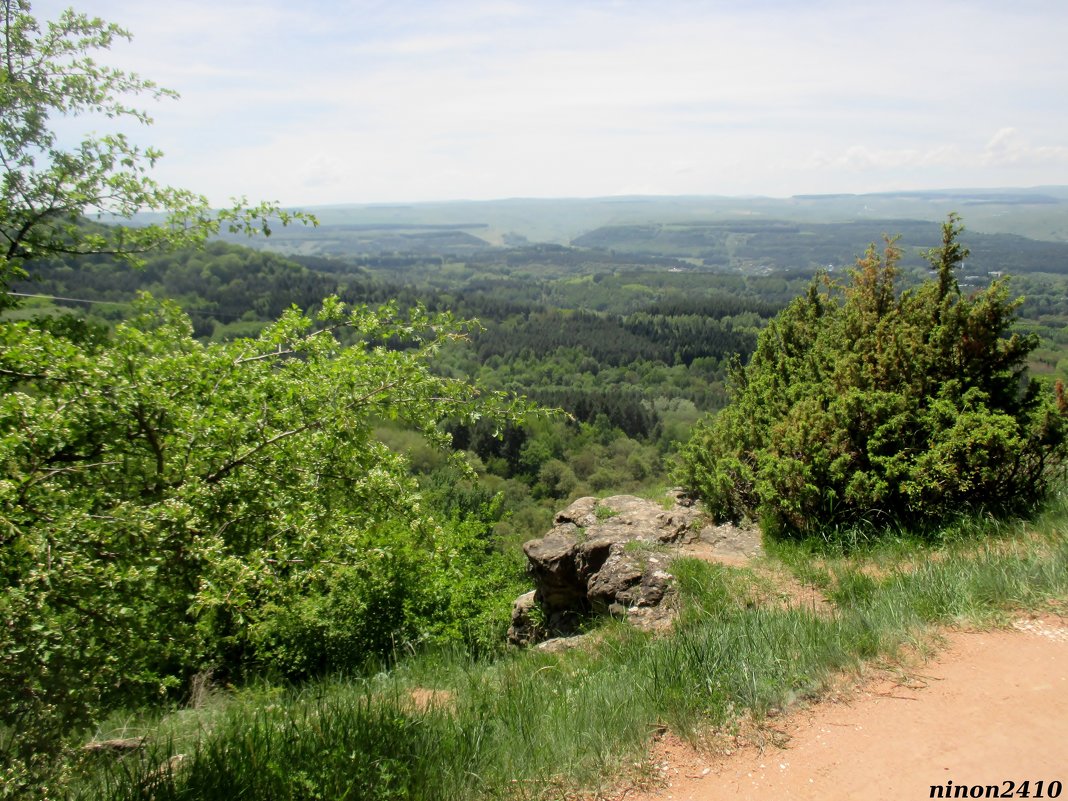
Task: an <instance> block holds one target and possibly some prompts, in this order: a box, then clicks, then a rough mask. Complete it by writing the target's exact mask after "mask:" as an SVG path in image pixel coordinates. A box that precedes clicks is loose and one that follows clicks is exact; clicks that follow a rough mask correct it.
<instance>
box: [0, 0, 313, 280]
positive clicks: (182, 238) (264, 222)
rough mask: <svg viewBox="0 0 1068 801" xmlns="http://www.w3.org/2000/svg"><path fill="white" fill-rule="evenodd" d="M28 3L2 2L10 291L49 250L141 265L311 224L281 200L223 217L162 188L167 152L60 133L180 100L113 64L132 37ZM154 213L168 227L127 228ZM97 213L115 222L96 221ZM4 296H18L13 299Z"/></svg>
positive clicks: (0, 116) (125, 140) (2, 252)
mask: <svg viewBox="0 0 1068 801" xmlns="http://www.w3.org/2000/svg"><path fill="white" fill-rule="evenodd" d="M31 11H32V10H31V7H30V3H29V2H28V0H0V26H2V46H3V52H2V58H0V164H2V165H3V177H2V180H0V290H4V289H6V288H7V285H8V283H9V282H10V281H11V280H12V278H14V277H18V276H21V275H23V274H24V270H25V265H26V263H27V262H28V261H30V260H32V259H35V258H41V257H44V256H47V255H50V254H90V253H108V254H112V255H114V256H116V257H118V258H121V259H126V260H133V261H136V260H137V259H138V258H139V256H140V254H143V253H145V252H148V251H152V250H157V249H161V248H163V249H166V248H173V247H178V246H181V245H187V244H195V243H199V242H203V241H204V240H205V239H206V238H207V237H208V236H210V235H211V234H215V233H218V232H219V231H220V230H224V229H225V230H229V231H233V232H237V231H244V232H248V233H253V232H262V233H269V232H270V225H271V222H272V220H276V221H279V222H281V223H282V224H285V223H288V222H290V221H292V220H294V219H298V220H302V221H309V222H310V221H312V219H311V218H310V217H308V216H306V215H303V214H300V213H295V214H294V213H289V212H285V211H283V210H281V209H279V208H278V206H277V205H276V204H274V203H260V204H258V205H254V206H248V205H247V204H246V203H245V201H244V200H243V199H242V200H235V201H234V204H233V206H232V207H231V208H229V209H223V210H219V211H213V210H212V209H211V208H210V207H209V204H208V201H207V199H206V198H205V197H203V196H202V195H198V194H196V193H194V192H191V191H189V190H186V189H177V188H173V187H169V186H164V185H161V184H159V183H158V182H157V181H155V180H154V179H153V178H152V176H151V174H150V171H151V169H152V167H153V166H154V165H155V163H156V161H157V160H158V159H159V158H160V157H161V156H162V155H163V154H162V153H161V152H160V151H158V150H156V149H155V148H151V147H141V146H139V145H137V144H135V143H134V142H133V141H132V140H131V139H130V137H128V136H127V135H125V134H122V133H117V132H116V133H108V134H101V135H97V134H92V133H87V134H85V135H84V136H82V137H81V138H80V141H77V142H76V143H74V144H70V143H68V142H67V141H66V137H63V138H61V137H60V136H59V134H58V133H57V131H56V129H55V126H54V123H55V118H56V117H67V118H77V117H85V116H88V117H96V118H101V117H102V118H106V119H111V120H118V119H123V118H125V119H130V120H135V121H137V122H139V123H143V124H146V125H147V124H150V123H151V121H152V120H151V117H150V116H149V114H148V113H147V112H146V111H144V110H143V109H140V108H137V107H136V106H134V105H131V100H132V99H134V98H136V97H137V96H140V95H144V96H148V97H150V98H153V99H161V98H174V97H176V96H177V95H176V93H174V92H173V91H170V90H168V89H164V88H162V87H160V86H157V85H156V84H155V83H153V82H152V81H149V80H146V79H144V78H142V77H140V76H139V75H137V74H135V73H130V72H126V71H124V70H119V69H115V68H112V67H107V66H103V65H101V64H99V63H97V61H96V60H95V59H94V57H93V55H94V53H95V52H96V51H99V50H107V49H108V48H110V47H111V46H112V45H113V44H114V43H115V42H116V41H117V40H120V39H128V38H130V34H129V32H127V31H126V30H124V29H123V28H121V27H119V26H118V25H114V24H111V23H107V22H104V21H103V20H100V19H98V18H91V17H88V16H86V15H85V14H80V13H77V12H75V11H73V10H67V11H64V12H63V13H62V14H61V15H60V17H59V18H58V19H57V20H55V21H53V22H47V23H45V24H43V25H42V24H41V23H40V22H39V21H38V20H37V19H36V18H35V17H34V16H33V14H32V13H31ZM142 212H156V213H161V214H162V215H163V216H164V221H163V222H159V223H153V224H139V225H133V224H117V223H122V222H123V221H130V220H131V218H133V217H134V216H135V215H136V214H138V213H142ZM88 217H96V218H98V219H101V220H102V221H104V222H108V223H110V224H108V225H88V224H87V218H88ZM0 299H2V300H5V301H10V297H9V296H8V295H7V294H6V293H4V294H3V295H0Z"/></svg>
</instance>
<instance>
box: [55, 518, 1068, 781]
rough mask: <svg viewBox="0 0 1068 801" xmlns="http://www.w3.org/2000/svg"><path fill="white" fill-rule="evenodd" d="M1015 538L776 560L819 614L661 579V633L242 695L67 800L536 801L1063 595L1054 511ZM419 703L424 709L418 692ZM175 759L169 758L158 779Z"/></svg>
mask: <svg viewBox="0 0 1068 801" xmlns="http://www.w3.org/2000/svg"><path fill="white" fill-rule="evenodd" d="M1066 509H1068V507H1065V506H1063V505H1059V506H1057V507H1055V508H1054V509H1053V511H1052V512H1050V513H1048V514H1047V515H1046V516H1045V517H1044V518H1042V519H1040V520H1039V521H1038V522H1037V524H1036V525H1035V526H1034V527H1032V528H1031V529H1028V530H1027V531H1026V534H1025V531H1024V529H1022V528H1014V527H1011V526H1010V527H1004V528H1003V529H1002V530H1000V531H997V532H995V534H996V535H997V536H994V537H993V538H991V537H990V536H989V532H985V533H984V536H983V537H981V538H980V537H978V536H972V535H969V534H968V533H967V532H964V533H960V532H958V533H955V534H953V535H952V536H950V537H946V538H943V541H942V542H941V543H940V544H938V545H935V546H931V545H930V544H928V545H926V546H923V548H922V549H921V550H920V551H917V550H916V546H915V544H913V543H909V544H908V546H907V547H903V546H901V544H900V543H898V544H897V545H895V544H893V543H891V544H883V545H879V546H872V548H870V549H868V550H867V551H865V549H864V548H860V549H853V550H851V551H849V552H848V553H843V552H827V551H824V552H820V551H819V549H818V548H817V549H813V548H812V547H810V546H780V548H779V549H778V551H777V556H776V558H777V560H781V561H782V563H784V564H786V565H789V566H792V568H793V569H794V570H795V571H796V572H797V574H798V575H799V576H800V577H801V578H802V579H803V580H807V581H811V582H813V583H817V584H821V585H822V586H823V587H824V588H825V590H826V592H827V594H828V596H829V598H830V600H831V601H832V607H831V610H830V612H828V611H826V610H820V609H816V608H806V607H803V606H801V607H784V606H782V605H778V604H775V605H773V604H767V605H765V604H763V603H762V602H761V600H760V599H761V597H763V596H762V594H761V592H760V586H759V583H760V582H759V579H758V577H757V576H756V575H755V574H754V573H752V572H751V571H748V570H739V569H734V568H726V567H720V566H716V565H710V564H707V563H703V562H696V561H693V560H680V561H678V562H676V564H675V572H676V574H677V576H678V578H679V586H680V593H681V597H682V605H683V610H682V615H681V617H680V620H679V622H678V624H677V625H676V628H675V631H674V632H673V633H672V634H671V635H670V636H662V637H652V636H648V635H645V634H641V633H639V632H635V631H632V630H630V629H628V628H626V627H625V626H622V625H617V624H613V625H609V626H607V627H606V628H605V629H603V630H601V631H599V632H598V634H597V636H596V637H595V638H594V640H595V644H594V645H593V646H591V647H590V648H585V649H577V650H573V651H570V652H565V653H562V654H548V653H544V652H538V651H532V652H525V653H518V654H513V655H510V656H507V657H504V658H500V659H497V660H496V661H489V660H476V659H472V658H470V657H468V656H466V655H464V654H460V653H437V654H427V655H422V656H420V657H417V658H413V659H411V660H408V661H407V662H404V663H402V664H400V665H399V666H397V667H396V668H395V669H393V670H391V671H389V672H383V673H380V674H378V675H374V676H366V677H357V678H349V679H342V678H335V679H331V680H327V681H322V682H318V683H315V684H311V685H308V686H306V687H303V688H300V689H290V690H286V691H279V690H271V691H268V690H264V689H260V690H254V691H247V692H245V693H243V694H238V695H237V696H231V697H228V698H223V699H220V700H217V701H215V703H214V705H212V704H209V705H208V708H207V709H205V710H203V711H201V712H190V711H186V712H183V713H181V715H179V716H174V717H172V718H168V719H166V720H164V721H162V722H161V724H160V725H159V727H158V728H157V729H156V733H155V735H154V736H153V738H152V745H151V747H150V748H148V749H146V750H144V751H143V752H141V753H139V754H137V755H132V756H129V757H127V758H125V759H123V760H118V761H116V760H115V759H113V758H110V757H109V758H106V759H98V763H99V764H96V765H94V766H90V767H89V769H87V770H86V771H85V773H84V776H83V779H82V781H81V783H80V784H79V785H77V787H76V790H74V791H73V793H72V794H73V795H74V797H77V798H85V799H101V798H115V799H148V798H153V799H158V801H164V800H165V799H179V798H181V799H226V801H238V799H298V798H300V799H308V798H324V799H428V800H431V799H433V800H434V801H437V800H439V799H441V800H442V801H446V800H447V801H460V799H505V798H507V799H547V798H559V797H561V796H562V795H563V794H564V789H563V788H569V787H576V786H581V787H586V788H594V789H596V788H598V787H599V786H601V785H602V784H603V783H605V782H608V783H611V782H612V781H613V778H612V777H614V776H618V775H619V774H620V772H621V771H624V770H626V769H629V768H631V767H632V766H633V765H634V764H635V763H636V762H640V761H641V759H642V755H643V749H644V748H645V746H646V743H647V742H648V740H649V735H650V733H651V732H653V731H654V730H656V729H658V728H660V727H662V726H668V727H670V728H672V729H673V730H674V731H676V732H678V733H680V734H682V735H684V736H688V737H691V738H695V739H696V738H698V737H699V736H700V735H701V733H702V732H705V731H707V730H708V729H709V727H712V726H716V725H722V724H729V723H731V722H732V721H733V720H735V719H736V718H737V717H738V716H740V715H755V716H757V717H759V716H760V715H762V714H764V713H765V712H766V711H767V710H768V709H769V708H771V707H776V706H781V705H783V704H785V703H788V702H789V701H791V700H792V699H793V698H796V697H798V696H804V695H807V694H814V693H818V692H819V690H820V689H821V687H822V686H823V685H824V683H825V682H826V681H827V679H828V677H830V676H831V675H832V674H834V673H835V672H836V671H840V670H842V669H843V668H849V667H852V666H855V665H857V664H859V663H860V662H861V661H863V660H865V659H869V658H872V657H875V656H878V655H883V654H889V653H892V652H893V651H894V650H895V649H896V648H898V647H899V646H900V645H901V644H902V643H904V642H906V641H909V640H910V639H911V638H914V637H916V636H917V635H918V633H922V632H923V630H924V629H925V627H927V626H929V625H931V624H941V623H946V622H953V621H959V620H995V619H997V617H998V616H1000V615H1004V614H1006V610H1009V609H1012V608H1015V607H1019V606H1034V605H1038V604H1041V603H1042V602H1043V601H1045V600H1047V599H1050V598H1061V599H1063V598H1064V597H1065V595H1066V593H1068V537H1066V536H1065V531H1066V528H1068V526H1066V525H1065V523H1066V521H1068V513H1066ZM427 690H434V691H436V692H435V694H434V695H432V696H430V697H431V698H432V702H430V703H427V702H425V701H424V700H420V699H421V698H425V697H426V696H425V691H427ZM176 754H183V755H184V759H182V761H181V762H180V763H177V764H175V766H174V768H173V770H168V769H163V770H161V766H164V765H167V764H169V763H168V761H169V760H171V758H172V757H174V756H175V755H176Z"/></svg>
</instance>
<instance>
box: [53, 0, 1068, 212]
mask: <svg viewBox="0 0 1068 801" xmlns="http://www.w3.org/2000/svg"><path fill="white" fill-rule="evenodd" d="M87 1H88V0H87ZM61 2H65V0H46V1H45V2H38V3H35V8H37V9H41V8H44V9H45V10H47V8H48V7H55V8H58V7H60V4H61ZM95 5H96V6H98V8H94V9H93V10H94V12H95V13H100V14H101V15H102V16H105V17H106V18H109V19H114V20H116V21H118V22H121V23H123V24H126V25H127V26H128V27H130V28H131V29H132V30H133V32H134V33H135V35H136V38H135V42H134V43H133V44H132V45H130V46H125V45H123V46H121V47H117V48H116V50H115V52H114V54H113V55H114V56H115V58H116V59H118V62H119V63H120V64H121V65H122V66H126V67H129V68H136V69H137V70H138V71H140V72H141V73H143V74H145V75H146V76H148V77H152V78H154V79H157V80H159V81H160V82H161V83H162V84H164V85H173V86H175V88H177V89H179V90H180V91H181V92H182V95H183V98H182V100H181V101H180V102H179V103H169V104H164V105H163V106H160V107H158V108H154V109H153V111H154V113H155V114H156V117H157V121H158V125H157V127H156V128H154V129H153V130H152V131H150V132H148V134H147V135H146V136H145V137H144V138H145V141H148V142H154V143H159V144H160V145H161V146H162V147H163V149H164V150H165V151H166V152H167V153H168V159H166V160H165V161H164V162H163V163H162V164H163V166H162V168H161V172H162V175H161V177H165V178H166V179H167V180H170V181H172V182H174V183H177V184H179V185H187V186H190V187H191V188H194V189H198V190H200V191H205V192H207V193H208V194H209V195H210V196H211V197H212V198H213V199H219V200H222V199H225V198H226V197H227V196H229V195H230V194H234V193H248V194H250V195H254V196H260V195H263V196H266V197H270V198H278V199H280V200H282V201H283V202H287V203H318V202H340V201H346V200H352V201H375V200H419V199H435V198H448V197H500V196H515V195H569V194H577V195H596V194H612V193H615V192H619V191H628V190H629V189H631V188H634V187H639V188H643V189H644V190H645V191H650V192H657V193H674V192H679V193H692V192H709V193H765V194H776V193H777V194H790V193H800V192H809V191H824V190H826V191H865V190H866V189H867V188H870V187H880V188H881V187H885V186H886V185H887V184H888V183H898V182H900V183H902V184H905V185H907V182H918V185H917V188H922V186H919V184H922V185H923V186H926V187H930V186H931V185H932V182H946V183H947V184H952V185H957V186H961V185H980V184H982V185H996V184H1021V183H1027V182H1042V183H1068V156H1066V153H1065V150H1066V148H1065V144H1068V143H1064V142H1063V136H1064V132H1066V131H1068V107H1064V104H1061V103H1056V102H1051V98H1057V97H1059V96H1060V94H1061V93H1063V87H1064V86H1066V85H1068V50H1066V49H1065V48H1063V46H1062V43H1061V36H1062V32H1063V31H1064V30H1066V29H1068V4H1065V3H1063V2H1060V1H1059V0H1058V1H1057V2H1052V1H1051V2H1046V1H1045V0H1020V2H1017V3H1015V4H1013V5H1012V6H1011V7H1004V6H1003V5H1002V4H999V3H995V2H987V1H986V0H977V2H975V3H971V4H969V5H968V7H967V9H966V10H962V6H960V5H958V4H956V3H950V2H946V3H930V2H920V0H895V2H890V1H889V0H882V1H881V2H871V3H854V2H846V0H812V1H811V2H806V3H793V2H742V0H717V2H711V3H692V2H685V1H684V0H664V2H662V3H657V4H651V3H639V2H608V1H606V0H568V2H564V0H538V1H537V2H535V0H513V1H512V2H508V1H507V0H502V1H501V2H485V3H483V2H464V1H463V0H461V1H460V2H456V3H448V4H446V3H411V2H396V3H384V2H372V1H371V0H363V1H362V2H341V1H340V0H338V2H329V0H306V2H305V3H303V4H301V5H300V6H297V5H294V4H292V3H282V2H280V0H261V2H258V3H255V4H249V3H246V2H240V3H239V2H233V1H232V0H217V1H216V2H214V3H207V2H204V0H174V2H172V3H169V4H166V5H164V4H156V3H143V2H136V3H135V2H134V0H95ZM1003 129H1005V130H1003ZM1014 131H1015V132H1014ZM991 132H995V133H994V134H991ZM1025 133H1026V136H1025ZM1032 142H1033V143H1034V144H1032Z"/></svg>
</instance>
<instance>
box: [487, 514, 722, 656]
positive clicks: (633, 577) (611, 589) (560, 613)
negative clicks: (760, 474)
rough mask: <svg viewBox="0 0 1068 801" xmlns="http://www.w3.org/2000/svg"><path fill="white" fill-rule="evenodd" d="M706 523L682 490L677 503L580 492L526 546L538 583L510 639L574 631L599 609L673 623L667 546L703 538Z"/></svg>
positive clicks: (521, 641) (518, 612)
mask: <svg viewBox="0 0 1068 801" xmlns="http://www.w3.org/2000/svg"><path fill="white" fill-rule="evenodd" d="M703 522H704V517H703V515H702V513H701V512H700V511H699V510H698V509H697V508H696V507H695V506H694V505H693V504H692V503H690V502H688V500H687V499H686V498H685V497H683V496H681V495H679V494H675V495H674V496H673V503H672V505H671V506H670V507H669V508H664V506H663V505H661V504H658V503H655V502H653V501H648V500H645V499H642V498H636V497H634V496H632V495H613V496H612V497H609V498H602V499H597V498H580V499H578V500H577V501H575V502H574V503H572V504H571V505H570V506H568V507H567V508H566V509H564V510H563V511H562V512H559V513H558V514H557V515H556V517H555V519H554V521H553V523H554V525H553V528H552V530H551V531H549V532H548V533H547V534H546V535H545V536H544V537H541V538H540V539H536V540H531V541H529V542H527V543H526V544H525V545H524V546H523V551H524V552H525V553H526V556H527V560H528V562H529V564H528V569H529V570H530V572H531V574H532V575H533V577H534V583H535V590H534V591H532V592H528V593H526V594H525V595H522V596H520V597H519V598H518V599H517V600H516V603H515V606H514V607H513V609H512V625H511V627H510V628H509V630H508V639H509V641H510V642H512V643H513V644H516V645H531V644H533V643H536V642H539V641H541V640H545V639H548V638H551V637H560V636H566V635H568V634H571V633H574V631H575V630H576V628H577V625H578V623H579V622H580V621H581V620H582V619H583V618H584V617H586V616H588V615H590V614H591V613H593V614H611V615H615V616H618V617H625V618H627V619H628V620H630V621H631V622H633V623H635V624H636V625H640V626H642V627H658V626H661V625H664V624H666V623H667V622H668V621H670V619H671V617H672V614H673V613H672V611H671V609H670V606H671V604H670V601H671V600H672V598H673V597H674V594H675V590H674V585H673V582H672V576H671V574H670V573H669V572H668V571H667V569H666V568H667V567H668V562H669V560H670V557H671V554H670V553H668V552H667V551H666V549H665V548H664V547H663V546H667V545H677V544H680V543H685V542H691V541H695V540H697V539H698V537H699V536H700V530H701V526H702V524H703Z"/></svg>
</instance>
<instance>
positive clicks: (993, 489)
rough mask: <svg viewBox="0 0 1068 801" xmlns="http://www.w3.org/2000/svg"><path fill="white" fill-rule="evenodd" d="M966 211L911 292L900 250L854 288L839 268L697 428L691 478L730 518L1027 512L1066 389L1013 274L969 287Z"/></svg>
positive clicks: (793, 310)
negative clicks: (1012, 287) (1021, 328)
mask: <svg viewBox="0 0 1068 801" xmlns="http://www.w3.org/2000/svg"><path fill="white" fill-rule="evenodd" d="M962 230H963V227H962V226H961V225H960V224H959V218H958V217H957V216H956V215H950V217H949V219H948V220H947V222H946V223H945V224H944V225H943V241H942V245H941V247H940V248H937V249H934V250H932V251H930V252H928V254H927V258H928V260H929V261H930V263H931V266H932V268H933V270H934V273H935V275H934V277H933V278H932V279H930V280H928V281H926V282H924V283H922V284H921V285H920V286H918V287H916V288H914V289H910V290H907V291H904V292H898V291H897V286H896V283H897V276H898V270H897V264H898V260H899V257H900V250H899V248H898V247H897V245H896V241H895V240H893V239H887V240H886V246H885V250H884V251H883V253H881V254H880V253H879V252H878V251H877V249H876V247H875V245H872V246H871V247H870V248H869V249H868V251H867V253H866V254H865V255H864V257H863V258H861V259H859V260H858V262H857V265H856V267H855V268H854V269H853V270H851V271H850V275H849V279H848V280H847V281H846V282H845V283H838V282H835V281H832V280H830V279H829V278H827V277H826V276H818V277H817V278H816V279H814V280H813V282H812V284H811V285H810V287H809V289H808V291H807V293H806V294H805V295H804V296H802V297H800V298H797V299H796V300H795V301H794V302H793V303H791V304H790V305H789V306H788V307H787V308H786V309H784V310H783V311H782V312H781V313H780V314H779V315H778V316H777V317H776V318H775V319H774V320H772V322H771V323H770V324H769V326H768V327H767V328H766V329H765V330H764V331H763V332H762V333H761V335H760V338H759V340H758V343H757V349H756V352H755V353H754V355H753V357H752V359H751V360H750V362H749V364H748V365H747V366H746V367H745V368H744V369H742V368H736V369H735V371H734V375H733V378H732V388H731V402H730V404H729V405H728V407H727V408H725V409H724V410H723V411H722V412H720V413H719V414H718V415H716V416H715V417H712V418H711V419H706V420H704V421H702V422H701V423H699V424H698V426H697V427H696V428H695V430H694V434H693V436H692V438H691V439H690V441H689V443H688V444H687V445H686V446H685V448H684V449H683V453H682V459H681V466H682V469H681V472H682V475H681V480H682V481H683V483H685V484H687V485H688V486H689V487H691V488H692V489H693V490H694V491H695V492H696V493H697V494H698V495H699V496H701V497H702V498H703V499H704V500H705V502H706V503H707V505H708V507H709V509H710V511H711V512H712V513H713V514H714V515H716V516H718V517H721V518H735V519H737V518H741V517H746V516H748V517H754V518H759V519H760V520H761V522H762V523H763V524H764V526H765V530H767V531H770V532H772V533H780V534H785V535H805V534H809V533H813V532H815V531H817V530H821V531H823V532H827V531H828V530H832V529H838V530H843V529H844V528H848V527H850V526H856V525H858V524H859V525H866V524H867V525H873V526H875V527H877V528H882V527H885V526H887V525H891V524H894V525H900V524H906V525H920V526H925V525H936V524H938V523H940V522H942V521H945V520H946V519H948V518H950V517H953V516H955V515H958V514H960V513H961V512H962V511H973V510H978V509H981V510H984V511H989V512H995V513H1006V512H1018V511H1020V510H1022V509H1026V508H1027V507H1029V506H1031V505H1032V504H1033V503H1035V502H1036V501H1038V500H1040V499H1041V498H1042V497H1043V496H1044V495H1045V494H1046V492H1047V490H1048V488H1049V486H1050V482H1051V480H1052V478H1053V476H1054V473H1055V471H1056V468H1058V467H1059V466H1060V465H1061V463H1062V461H1063V459H1064V455H1065V424H1066V419H1065V414H1064V412H1065V401H1064V397H1063V388H1062V387H1061V386H1060V385H1058V386H1057V388H1056V393H1052V392H1046V393H1043V392H1041V391H1040V387H1039V385H1038V384H1037V382H1035V381H1033V380H1029V379H1028V378H1027V377H1026V359H1027V355H1028V354H1029V353H1030V352H1031V351H1032V350H1033V349H1034V348H1035V346H1036V345H1037V337H1035V336H1034V335H1021V334H1019V333H1015V332H1013V330H1012V327H1013V322H1014V319H1015V310H1016V308H1017V306H1018V305H1019V301H1018V300H1011V299H1010V298H1009V292H1008V286H1007V283H1006V281H1005V280H1004V279H998V280H996V281H994V282H993V283H992V284H991V285H990V286H989V287H988V288H986V289H985V290H982V291H979V292H977V293H975V294H974V295H972V296H970V297H965V296H963V295H962V294H961V292H960V289H959V287H958V285H957V282H956V279H955V278H954V271H955V270H956V269H957V268H958V267H959V265H960V264H961V263H962V262H963V260H964V258H965V257H966V256H967V255H968V254H967V251H966V250H965V249H964V248H963V246H962V245H961V244H960V243H959V241H958V237H959V235H960V233H961V231H962Z"/></svg>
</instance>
